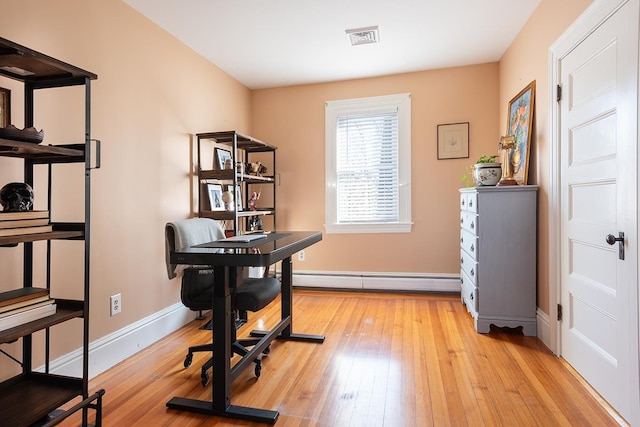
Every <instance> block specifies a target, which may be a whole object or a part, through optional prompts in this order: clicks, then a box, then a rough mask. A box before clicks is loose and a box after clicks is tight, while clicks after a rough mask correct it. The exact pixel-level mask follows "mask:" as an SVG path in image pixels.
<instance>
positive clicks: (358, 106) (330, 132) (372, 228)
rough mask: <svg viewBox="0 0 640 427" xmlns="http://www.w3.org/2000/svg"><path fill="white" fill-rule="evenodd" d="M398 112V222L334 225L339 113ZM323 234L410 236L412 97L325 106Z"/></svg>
mask: <svg viewBox="0 0 640 427" xmlns="http://www.w3.org/2000/svg"><path fill="white" fill-rule="evenodd" d="M390 106H394V107H395V108H397V110H398V164H399V171H398V172H399V175H398V182H399V189H398V191H399V193H398V196H399V203H400V206H399V221H398V222H394V223H367V224H337V223H336V212H337V208H336V182H337V179H336V175H337V172H336V125H337V117H338V115H339V114H340V113H355V112H366V111H371V112H375V111H379V110H380V109H388V108H389V107H390ZM325 150H326V151H325V180H326V190H325V209H326V212H325V220H326V223H325V230H326V232H327V233H328V234H338V233H410V232H411V226H412V224H413V223H412V221H411V94H408V93H405V94H398V95H387V96H376V97H369V98H357V99H346V100H340V101H327V103H326V106H325Z"/></svg>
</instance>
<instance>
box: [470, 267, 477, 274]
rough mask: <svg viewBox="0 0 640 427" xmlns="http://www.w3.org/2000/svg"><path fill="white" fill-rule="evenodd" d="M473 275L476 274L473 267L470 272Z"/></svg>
mask: <svg viewBox="0 0 640 427" xmlns="http://www.w3.org/2000/svg"><path fill="white" fill-rule="evenodd" d="M469 273H470V274H471V275H472V276H475V274H476V273H475V272H474V271H473V268H472V269H471V271H470V272H469Z"/></svg>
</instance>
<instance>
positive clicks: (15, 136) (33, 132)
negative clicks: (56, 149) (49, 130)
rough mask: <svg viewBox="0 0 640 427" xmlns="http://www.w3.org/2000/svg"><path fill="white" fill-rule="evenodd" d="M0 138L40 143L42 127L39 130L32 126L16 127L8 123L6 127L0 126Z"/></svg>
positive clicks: (42, 134)
mask: <svg viewBox="0 0 640 427" xmlns="http://www.w3.org/2000/svg"><path fill="white" fill-rule="evenodd" d="M0 138H4V139H12V140H14V141H23V142H33V143H34V144H40V143H41V142H42V140H43V139H44V129H43V130H41V131H38V130H37V129H36V128H34V127H29V128H24V129H18V128H17V127H15V126H14V125H9V126H7V127H6V128H0Z"/></svg>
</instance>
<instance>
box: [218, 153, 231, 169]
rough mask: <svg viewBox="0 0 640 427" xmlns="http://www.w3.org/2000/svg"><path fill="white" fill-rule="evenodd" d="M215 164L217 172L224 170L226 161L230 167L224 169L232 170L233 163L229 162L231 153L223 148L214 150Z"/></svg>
mask: <svg viewBox="0 0 640 427" xmlns="http://www.w3.org/2000/svg"><path fill="white" fill-rule="evenodd" d="M215 157H216V158H215V164H216V165H218V170H223V169H225V163H227V160H228V161H229V162H228V164H229V166H230V167H228V168H226V169H233V162H232V160H231V151H229V150H225V149H224V148H216V150H215Z"/></svg>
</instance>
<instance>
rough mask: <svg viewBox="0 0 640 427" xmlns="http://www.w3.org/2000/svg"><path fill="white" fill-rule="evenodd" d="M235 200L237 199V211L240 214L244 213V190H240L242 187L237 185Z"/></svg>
mask: <svg viewBox="0 0 640 427" xmlns="http://www.w3.org/2000/svg"><path fill="white" fill-rule="evenodd" d="M229 187H231V186H229ZM235 199H236V210H237V211H238V212H240V211H242V189H241V188H240V185H236V193H235Z"/></svg>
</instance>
